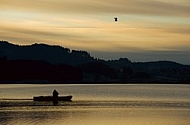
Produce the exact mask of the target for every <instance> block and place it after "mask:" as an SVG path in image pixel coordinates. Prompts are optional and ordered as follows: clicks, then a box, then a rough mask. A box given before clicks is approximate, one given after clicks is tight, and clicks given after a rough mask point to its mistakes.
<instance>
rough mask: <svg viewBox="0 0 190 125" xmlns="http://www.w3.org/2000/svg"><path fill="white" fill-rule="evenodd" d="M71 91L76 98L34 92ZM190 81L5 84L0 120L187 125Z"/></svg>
mask: <svg viewBox="0 0 190 125" xmlns="http://www.w3.org/2000/svg"><path fill="white" fill-rule="evenodd" d="M54 89H56V90H57V91H58V92H59V94H60V95H72V96H73V98H72V102H59V103H58V106H53V103H52V102H35V101H33V100H32V98H33V96H39V95H51V94H52V92H53V90H54ZM189 117H190V86H189V85H180V84H175V85H172V84H160V85H159V84H150V85H149V84H95V85H94V84H55V85H54V84H39V85H36V84H1V85H0V124H1V125H21V124H22V125H188V124H190V119H189Z"/></svg>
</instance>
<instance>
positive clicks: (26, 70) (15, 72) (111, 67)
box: [0, 41, 190, 83]
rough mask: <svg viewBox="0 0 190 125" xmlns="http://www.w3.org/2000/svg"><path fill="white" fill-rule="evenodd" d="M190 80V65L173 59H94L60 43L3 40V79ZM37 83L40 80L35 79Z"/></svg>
mask: <svg viewBox="0 0 190 125" xmlns="http://www.w3.org/2000/svg"><path fill="white" fill-rule="evenodd" d="M33 80H34V83H35V80H36V81H41V80H42V81H47V82H61V83H64V82H75V83H76V82H82V83H87V82H89V83H93V82H98V83H101V82H102V83H189V82H190V65H182V64H179V63H176V62H171V61H154V62H131V61H130V60H129V59H127V58H120V59H118V60H109V61H105V60H100V59H95V58H94V57H92V56H91V55H90V54H89V53H88V52H86V51H76V50H70V49H68V48H64V47H61V46H50V45H46V44H33V45H28V46H19V45H14V44H10V43H8V42H7V41H0V82H2V81H9V82H14V81H21V82H22V81H33ZM36 83H38V82H36Z"/></svg>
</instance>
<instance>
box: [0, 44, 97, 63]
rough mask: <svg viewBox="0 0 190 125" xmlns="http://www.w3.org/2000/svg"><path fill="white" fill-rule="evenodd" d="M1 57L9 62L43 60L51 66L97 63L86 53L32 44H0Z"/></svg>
mask: <svg viewBox="0 0 190 125" xmlns="http://www.w3.org/2000/svg"><path fill="white" fill-rule="evenodd" d="M0 57H6V58H7V59H8V60H20V59H22V60H43V61H47V62H49V63H51V64H68V65H79V64H83V63H87V62H94V61H96V60H95V59H94V58H93V57H91V56H90V54H89V53H87V52H85V51H76V50H72V51H71V50H70V49H68V48H63V47H61V46H50V45H46V44H32V45H28V46H19V45H14V44H11V43H8V42H6V41H1V42H0Z"/></svg>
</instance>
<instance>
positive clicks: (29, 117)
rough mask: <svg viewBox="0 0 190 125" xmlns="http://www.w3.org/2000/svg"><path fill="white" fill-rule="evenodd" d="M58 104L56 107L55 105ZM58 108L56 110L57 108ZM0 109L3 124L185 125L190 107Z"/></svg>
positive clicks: (187, 122)
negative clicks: (174, 108)
mask: <svg viewBox="0 0 190 125" xmlns="http://www.w3.org/2000/svg"><path fill="white" fill-rule="evenodd" d="M57 107H58V106H57ZM60 108H61V107H59V108H58V109H60ZM49 109H50V107H46V108H43V109H41V107H36V109H35V111H32V110H30V111H25V110H23V111H19V110H18V111H1V112H0V113H1V116H0V120H1V122H0V124H2V125H11V124H14V125H21V124H22V125H44V124H45V125H65V124H66V125H76V124H77V125H89V124H90V125H122V124H129V125H142V124H144V125H187V124H189V123H190V120H189V116H190V110H182V109H177V110H172V109H147V108H135V109H134V108H76V109H75V108H72V109H65V110H60V111H59V110H58V109H55V111H52V109H51V110H50V111H49Z"/></svg>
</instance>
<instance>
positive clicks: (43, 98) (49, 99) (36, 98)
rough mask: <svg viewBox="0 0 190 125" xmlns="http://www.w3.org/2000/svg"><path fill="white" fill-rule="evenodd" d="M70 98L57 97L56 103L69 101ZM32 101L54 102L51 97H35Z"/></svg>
mask: <svg viewBox="0 0 190 125" xmlns="http://www.w3.org/2000/svg"><path fill="white" fill-rule="evenodd" d="M71 99H72V96H71V95H69V96H58V97H57V99H56V101H71ZM33 100H34V101H54V100H55V98H54V97H53V96H36V97H33Z"/></svg>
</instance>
